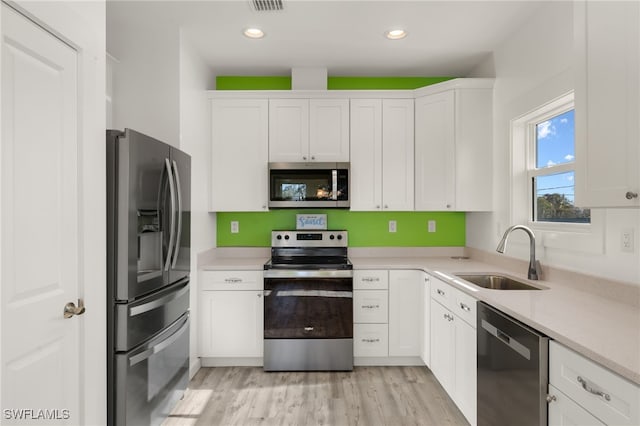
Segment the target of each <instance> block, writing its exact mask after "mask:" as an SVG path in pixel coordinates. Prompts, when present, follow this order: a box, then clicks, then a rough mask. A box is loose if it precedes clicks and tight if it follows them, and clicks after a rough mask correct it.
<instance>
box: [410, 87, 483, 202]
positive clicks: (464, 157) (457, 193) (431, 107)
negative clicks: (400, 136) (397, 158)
mask: <svg viewBox="0 0 640 426" xmlns="http://www.w3.org/2000/svg"><path fill="white" fill-rule="evenodd" d="M492 96H493V95H492V89H491V88H490V87H488V88H455V89H449V90H446V91H443V92H439V93H434V94H428V95H425V96H420V97H418V98H416V100H415V209H416V210H424V211H438V210H440V211H490V210H492V195H491V194H492V192H491V188H492V180H493V170H492V167H491V164H492V137H491V135H492V123H493V122H492V116H493V115H492Z"/></svg>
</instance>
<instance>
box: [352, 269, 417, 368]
mask: <svg viewBox="0 0 640 426" xmlns="http://www.w3.org/2000/svg"><path fill="white" fill-rule="evenodd" d="M425 282H426V283H427V284H428V281H427V274H426V273H425V272H423V271H420V270H390V271H388V270H375V269H373V270H355V271H354V279H353V322H354V324H353V340H354V347H353V354H354V356H355V357H376V358H387V357H389V358H390V357H395V360H396V361H397V359H398V358H405V359H406V361H407V362H409V363H412V364H420V357H423V353H424V346H423V336H424V317H423V305H424V303H423V301H424V295H423V292H424V286H425ZM427 328H428V325H427ZM423 359H424V357H423ZM376 361H380V362H382V363H384V360H376Z"/></svg>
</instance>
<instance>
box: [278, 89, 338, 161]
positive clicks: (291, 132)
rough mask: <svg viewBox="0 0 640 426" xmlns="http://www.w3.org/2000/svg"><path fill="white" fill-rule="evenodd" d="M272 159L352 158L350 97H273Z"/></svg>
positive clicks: (331, 159)
mask: <svg viewBox="0 0 640 426" xmlns="http://www.w3.org/2000/svg"><path fill="white" fill-rule="evenodd" d="M269 161H271V162H301V161H317V162H347V161H349V100H348V99H270V100H269Z"/></svg>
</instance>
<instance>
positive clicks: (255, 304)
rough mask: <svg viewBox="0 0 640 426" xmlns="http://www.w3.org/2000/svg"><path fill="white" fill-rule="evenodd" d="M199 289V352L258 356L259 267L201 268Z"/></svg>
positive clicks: (260, 326) (260, 340) (213, 355)
mask: <svg viewBox="0 0 640 426" xmlns="http://www.w3.org/2000/svg"><path fill="white" fill-rule="evenodd" d="M201 284H202V285H201V289H202V290H201V292H200V304H201V305H200V319H201V320H200V335H201V341H200V356H201V357H211V358H261V357H262V343H263V312H264V306H263V299H262V291H263V284H262V273H261V271H203V272H202V273H201Z"/></svg>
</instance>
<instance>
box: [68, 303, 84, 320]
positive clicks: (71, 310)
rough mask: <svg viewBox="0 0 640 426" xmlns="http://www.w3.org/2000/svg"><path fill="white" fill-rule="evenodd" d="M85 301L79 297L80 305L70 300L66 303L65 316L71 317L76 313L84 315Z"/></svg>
mask: <svg viewBox="0 0 640 426" xmlns="http://www.w3.org/2000/svg"><path fill="white" fill-rule="evenodd" d="M84 311H85V308H84V301H83V300H82V299H78V306H76V304H75V303H73V302H69V303H67V304H66V305H64V317H65V318H71V317H72V316H74V315H82V314H84Z"/></svg>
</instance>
